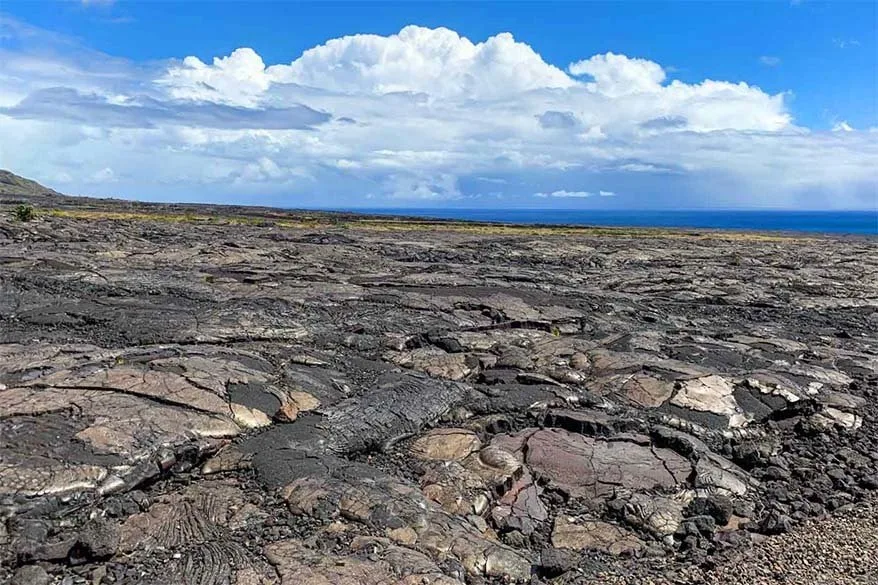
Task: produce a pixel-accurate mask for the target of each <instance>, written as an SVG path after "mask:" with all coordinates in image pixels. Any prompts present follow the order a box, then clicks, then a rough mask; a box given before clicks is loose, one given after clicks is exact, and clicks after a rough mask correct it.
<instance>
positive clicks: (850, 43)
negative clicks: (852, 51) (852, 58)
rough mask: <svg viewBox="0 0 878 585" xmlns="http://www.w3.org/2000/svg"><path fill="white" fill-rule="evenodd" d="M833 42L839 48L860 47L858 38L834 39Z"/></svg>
mask: <svg viewBox="0 0 878 585" xmlns="http://www.w3.org/2000/svg"><path fill="white" fill-rule="evenodd" d="M832 44H833V45H835V46H836V47H838V48H839V49H847V48H849V47H859V46H860V41H858V40H857V39H837V38H836V39H832Z"/></svg>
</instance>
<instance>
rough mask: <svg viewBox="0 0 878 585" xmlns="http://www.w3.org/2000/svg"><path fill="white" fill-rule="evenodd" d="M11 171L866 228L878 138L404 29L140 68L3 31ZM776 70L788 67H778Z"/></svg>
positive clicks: (161, 193)
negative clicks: (718, 210) (719, 213)
mask: <svg viewBox="0 0 878 585" xmlns="http://www.w3.org/2000/svg"><path fill="white" fill-rule="evenodd" d="M0 38H2V39H4V40H6V41H9V42H4V43H2V44H0V47H9V48H0V166H2V167H5V168H9V169H11V170H13V171H15V172H18V173H21V174H24V175H28V176H30V177H33V178H36V179H38V180H41V181H43V182H45V183H47V184H49V185H51V186H53V187H55V188H57V189H59V190H62V191H67V192H73V193H84V194H85V193H88V194H99V195H120V196H133V197H143V198H151V199H189V200H202V201H230V200H236V201H241V202H253V203H271V204H276V205H287V206H291V207H292V206H296V205H308V206H314V205H317V206H328V207H333V206H422V207H423V206H437V205H449V206H451V205H453V206H458V207H463V206H494V207H497V206H509V207H520V206H531V207H539V206H543V207H545V206H546V205H549V204H551V205H556V206H560V205H567V206H569V205H573V204H575V205H583V204H585V205H600V206H604V207H606V206H611V207H612V206H615V207H620V206H624V207H629V208H648V207H700V206H722V207H785V208H873V207H874V206H875V203H876V200H875V197H876V195H875V193H876V185H878V165H875V161H876V160H878V129H874V128H873V129H860V130H857V129H854V128H851V127H850V126H849V125H848V124H847V123H844V124H843V125H842V124H839V125H837V127H836V129H835V131H831V132H817V131H811V130H809V129H808V128H804V127H800V126H798V125H797V124H796V122H795V120H794V119H793V117H792V115H791V114H790V109H789V101H790V99H791V97H792V96H791V95H789V94H787V93H779V94H775V95H770V94H768V93H766V92H764V91H762V90H761V89H760V88H759V87H756V86H753V85H749V84H747V83H745V82H730V81H719V80H712V79H705V80H703V81H701V82H699V83H684V82H682V81H679V80H676V79H672V78H670V77H669V71H668V70H667V69H666V68H664V67H662V65H661V64H659V63H655V62H652V61H649V60H645V59H640V58H637V57H634V56H627V55H624V54H621V53H613V52H608V53H605V54H600V55H593V56H590V57H586V58H583V59H581V60H579V61H576V62H573V63H569V64H566V65H565V66H563V68H562V67H561V66H559V65H554V64H550V63H547V62H545V61H544V60H543V58H542V57H541V56H540V55H539V53H538V52H537V50H536V49H537V48H535V47H531V46H529V45H528V44H526V43H523V42H520V41H516V40H515V39H514V37H513V36H512V35H511V34H509V33H498V34H496V35H494V36H492V37H490V38H488V39H486V40H484V41H480V42H474V41H471V40H470V39H467V38H464V37H461V36H460V35H458V34H457V33H456V32H454V31H452V30H449V29H445V28H436V29H429V28H423V27H419V26H407V27H405V28H403V29H402V30H401V31H400V32H399V33H397V34H393V35H389V36H378V35H367V34H360V35H352V36H345V37H341V38H335V39H330V40H327V41H326V42H325V43H324V44H322V45H319V46H315V47H313V48H311V49H309V50H307V51H305V52H304V53H302V54H301V55H300V56H298V57H297V58H295V59H294V60H292V61H290V62H289V63H277V64H266V63H265V62H264V61H263V59H262V57H261V56H260V55H259V54H257V53H256V52H255V51H253V50H252V49H249V48H246V47H243V48H239V49H237V50H235V51H233V52H232V53H231V54H229V55H225V56H217V57H215V58H214V59H213V60H212V61H210V62H203V61H201V60H200V59H198V58H196V57H192V56H183V58H180V59H173V60H169V61H163V62H149V63H142V62H131V61H128V60H125V59H120V58H116V57H113V56H111V55H106V54H103V53H99V52H97V51H94V50H91V49H89V48H88V47H86V46H83V45H81V44H80V43H78V42H76V41H73V40H70V39H67V38H64V37H61V36H59V35H56V34H54V33H51V32H48V31H44V30H40V29H36V28H34V27H30V26H28V25H26V24H24V23H22V22H19V21H15V20H13V19H10V18H4V17H2V16H0ZM774 64H776V63H774Z"/></svg>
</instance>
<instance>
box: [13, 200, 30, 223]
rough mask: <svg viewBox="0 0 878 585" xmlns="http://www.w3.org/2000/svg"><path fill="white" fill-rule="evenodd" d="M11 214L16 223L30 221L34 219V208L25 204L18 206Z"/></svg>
mask: <svg viewBox="0 0 878 585" xmlns="http://www.w3.org/2000/svg"><path fill="white" fill-rule="evenodd" d="M12 214H13V216H14V217H15V219H17V220H18V221H30V220H32V219H33V218H34V217H35V214H34V208H33V207H31V206H30V205H25V204H21V205H18V206H17V207H16V208H15V211H13V212H12Z"/></svg>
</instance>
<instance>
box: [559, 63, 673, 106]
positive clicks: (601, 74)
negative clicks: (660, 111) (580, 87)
mask: <svg viewBox="0 0 878 585" xmlns="http://www.w3.org/2000/svg"><path fill="white" fill-rule="evenodd" d="M567 70H568V71H569V72H570V74H571V75H576V76H583V75H589V76H591V77H592V78H594V83H590V84H588V87H590V88H591V89H592V91H595V92H598V93H601V94H603V95H606V96H609V97H618V96H622V95H629V94H635V93H658V92H660V91H661V89H662V86H661V84H662V82H663V81H664V80H665V71H664V69H662V67H661V65H659V64H658V63H653V62H652V61H647V60H646V59H631V58H629V57H626V56H625V55H616V54H614V53H606V54H604V55H595V56H594V57H591V58H590V59H584V60H582V61H577V62H576V63H571V64H570V66H569V67H568V68H567Z"/></svg>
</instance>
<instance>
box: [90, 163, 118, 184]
mask: <svg viewBox="0 0 878 585" xmlns="http://www.w3.org/2000/svg"><path fill="white" fill-rule="evenodd" d="M89 178H90V179H91V180H92V181H93V182H95V183H115V182H116V173H114V172H113V169H111V168H109V167H104V168H102V169H100V170H98V171H95V172H93V173H92V174H91V176H90V177H89Z"/></svg>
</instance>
